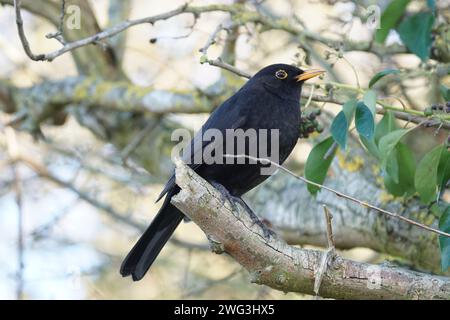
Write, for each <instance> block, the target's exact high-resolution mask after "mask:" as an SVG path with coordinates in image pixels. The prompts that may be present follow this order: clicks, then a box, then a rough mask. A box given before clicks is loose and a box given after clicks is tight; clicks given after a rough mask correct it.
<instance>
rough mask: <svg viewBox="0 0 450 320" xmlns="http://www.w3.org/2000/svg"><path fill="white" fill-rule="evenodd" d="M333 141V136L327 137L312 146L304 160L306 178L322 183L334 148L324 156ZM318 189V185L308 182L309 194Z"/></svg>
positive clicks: (333, 153)
mask: <svg viewBox="0 0 450 320" xmlns="http://www.w3.org/2000/svg"><path fill="white" fill-rule="evenodd" d="M333 143H334V139H333V137H329V138H327V139H325V140H323V141H322V142H320V143H319V144H317V145H316V146H314V148H313V149H312V150H311V152H310V153H309V156H308V159H307V160H306V165H305V177H306V179H308V180H311V181H313V182H316V183H319V184H323V182H324V181H325V178H326V176H327V172H328V169H329V168H330V165H331V161H332V160H333V158H334V155H335V153H336V150H334V151H333V152H332V153H331V154H330V155H329V156H328V157H327V158H325V155H327V153H328V151H329V150H330V148H331V147H332V146H333ZM319 190H320V188H319V187H316V186H314V185H311V184H308V191H309V192H310V193H311V194H316V193H317V191H319Z"/></svg>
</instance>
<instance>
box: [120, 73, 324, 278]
mask: <svg viewBox="0 0 450 320" xmlns="http://www.w3.org/2000/svg"><path fill="white" fill-rule="evenodd" d="M321 73H322V71H318V70H312V71H302V70H301V69H299V68H296V67H294V66H290V65H285V64H274V65H270V66H268V67H265V68H264V69H262V70H260V71H259V72H258V73H257V74H255V76H253V77H252V78H251V79H250V80H249V81H247V83H246V84H245V85H244V86H243V87H242V88H241V89H240V90H239V91H238V92H236V93H235V94H234V95H233V96H231V97H230V98H229V99H228V100H226V101H225V102H224V103H223V104H221V105H220V106H219V107H218V108H217V109H216V110H215V111H214V112H213V113H212V114H211V116H210V117H209V119H208V120H207V121H206V122H205V124H204V125H203V127H202V130H201V132H205V131H206V130H207V129H211V128H214V129H218V130H219V131H220V132H222V133H223V134H224V136H225V130H226V129H243V130H247V129H268V130H269V131H270V130H271V129H278V130H279V163H283V162H284V161H285V160H286V158H287V157H288V156H289V154H290V153H291V151H292V149H293V148H294V146H295V144H296V143H297V140H298V136H299V122H300V95H301V88H302V84H303V82H304V81H305V80H307V79H309V78H312V77H314V76H317V75H319V74H321ZM201 138H202V136H201V133H199V134H197V135H196V136H195V137H194V139H193V141H194V140H196V139H201ZM193 141H192V142H191V149H190V152H188V153H187V154H184V155H183V159H184V160H185V161H186V160H189V159H193V157H194V155H195V154H196V153H198V152H202V151H203V149H204V148H205V146H206V145H208V144H212V143H215V142H214V140H213V141H212V142H203V143H200V144H194V143H193ZM224 144H226V139H224ZM196 146H197V147H196ZM210 147H211V145H210ZM225 150H226V145H225V146H224V153H226V152H225ZM245 150H246V152H248V147H247V148H246V149H245ZM270 151H273V150H270V144H269V155H270ZM235 154H236V150H235ZM224 162H225V161H224ZM261 165H262V164H261V163H257V164H249V163H248V160H247V161H246V164H237V163H235V164H205V163H199V164H195V163H194V164H190V166H191V167H192V168H193V169H194V170H195V171H196V172H197V173H198V174H199V175H200V176H202V177H203V178H205V179H206V180H208V181H209V182H211V183H213V184H214V185H215V186H219V187H223V188H224V189H223V188H220V189H222V190H226V192H227V193H228V195H231V197H234V198H236V199H239V200H241V199H240V197H241V196H242V195H243V194H245V193H246V192H247V191H249V190H251V189H253V188H254V187H255V186H257V185H258V184H260V183H261V182H263V181H264V180H266V179H267V178H268V177H269V176H268V175H262V174H261V170H260V169H261ZM178 191H179V188H178V186H176V184H175V177H174V175H172V177H171V178H170V179H169V181H168V182H167V184H166V186H165V187H164V190H163V191H162V193H161V195H160V197H159V198H161V197H163V196H164V195H166V198H165V201H164V203H163V205H162V207H161V209H160V210H159V212H158V214H157V215H156V217H155V218H154V220H153V221H152V223H151V225H150V226H149V227H148V229H147V230H146V231H145V232H144V234H143V235H142V236H141V238H140V239H139V241H138V242H137V243H136V245H135V246H134V247H133V249H132V250H131V251H130V253H129V254H128V255H127V257H126V258H125V260H124V262H123V263H122V266H121V269H120V273H121V274H122V276H128V275H131V276H132V278H133V280H135V281H136V280H140V279H141V278H142V277H143V276H144V275H145V273H146V272H147V270H148V269H149V268H150V266H151V264H152V263H153V261H154V260H155V259H156V257H157V255H158V254H159V252H160V251H161V249H162V248H163V246H164V245H165V243H166V242H167V241H168V240H169V238H170V236H171V235H172V233H173V232H174V231H175V228H176V227H177V226H178V224H179V223H180V222H181V220H182V219H183V217H184V216H183V214H182V213H181V212H180V211H179V210H178V209H177V208H175V207H174V206H173V205H172V204H170V199H171V197H172V196H173V195H174V194H176V193H177V192H178ZM159 198H158V200H159ZM241 201H242V200H241Z"/></svg>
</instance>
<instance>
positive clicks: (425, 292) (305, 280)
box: [172, 162, 450, 299]
mask: <svg viewBox="0 0 450 320" xmlns="http://www.w3.org/2000/svg"><path fill="white" fill-rule="evenodd" d="M176 165H177V169H176V181H177V185H178V186H180V188H181V191H180V193H178V194H177V195H176V196H174V197H173V198H172V203H173V204H174V205H175V206H176V207H177V208H179V209H180V210H182V211H183V212H184V213H185V214H186V215H188V216H189V217H190V218H191V219H192V220H193V221H194V222H195V223H197V225H199V227H200V228H201V229H202V230H203V231H204V232H205V233H206V235H207V236H208V237H209V238H211V239H213V240H214V242H215V243H216V244H220V245H219V246H216V248H217V247H220V248H223V251H224V252H226V253H228V254H230V255H231V256H232V257H233V258H234V259H235V260H236V261H237V262H238V263H240V264H241V265H242V266H243V267H244V268H245V269H247V270H248V271H249V272H250V274H251V277H252V281H253V282H255V283H258V284H264V285H268V286H270V287H272V288H274V289H278V290H282V291H285V292H286V291H289V292H301V293H307V294H313V293H314V280H315V271H316V270H318V268H319V267H320V262H321V256H322V254H323V253H322V252H320V251H317V250H307V249H298V248H294V247H291V246H289V245H287V244H286V243H285V242H284V241H282V240H281V239H279V238H278V237H276V236H274V237H271V238H270V239H267V238H265V237H264V232H263V231H262V230H261V228H260V227H259V226H257V225H252V221H251V218H250V217H249V216H248V214H247V213H246V211H245V209H244V208H242V207H241V206H239V205H237V206H236V207H237V210H236V211H233V209H232V206H231V204H230V203H229V202H228V201H225V203H223V200H222V196H221V194H220V193H219V192H218V191H217V190H215V189H214V188H213V187H212V186H211V185H210V184H209V183H207V182H206V181H205V180H204V179H202V178H201V177H199V176H198V175H197V174H196V173H195V172H193V171H192V170H191V169H190V168H188V167H187V166H186V165H184V164H182V163H179V162H178V163H177V164H176ZM223 226H227V227H226V228H224V227H223ZM323 236H324V238H325V234H324V235H323ZM329 264H330V265H329V266H328V268H327V270H326V272H325V274H324V275H323V279H322V282H321V295H322V296H323V297H329V298H343V299H351V298H353V299H357V298H358V299H380V298H381V299H446V298H448V296H449V295H450V279H449V278H446V277H439V276H431V275H428V274H422V273H418V272H414V271H409V270H406V269H402V268H397V267H392V266H385V265H369V264H366V263H360V262H356V261H351V260H348V259H344V258H342V257H339V256H336V257H334V259H332V260H331V261H330V262H329Z"/></svg>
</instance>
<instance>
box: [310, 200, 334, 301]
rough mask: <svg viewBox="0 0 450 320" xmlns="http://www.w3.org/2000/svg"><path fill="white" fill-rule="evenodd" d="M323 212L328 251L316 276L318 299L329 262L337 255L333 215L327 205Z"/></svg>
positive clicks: (323, 256)
mask: <svg viewBox="0 0 450 320" xmlns="http://www.w3.org/2000/svg"><path fill="white" fill-rule="evenodd" d="M323 212H324V214H325V221H326V230H327V240H328V249H327V250H326V251H325V252H324V253H323V254H322V261H321V262H320V267H319V268H318V269H317V272H316V275H315V280H314V293H315V294H316V298H317V297H318V296H319V290H320V285H321V284H322V280H323V276H324V275H325V273H326V271H327V268H328V261H329V260H330V258H332V257H333V256H335V255H336V251H335V246H334V236H333V227H332V222H331V220H332V219H333V216H332V215H331V213H330V211H329V210H328V208H327V206H326V205H323Z"/></svg>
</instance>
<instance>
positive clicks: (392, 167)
mask: <svg viewBox="0 0 450 320" xmlns="http://www.w3.org/2000/svg"><path fill="white" fill-rule="evenodd" d="M397 147H398V145H396V146H395V149H394V150H392V152H391V154H390V155H389V157H388V158H387V160H386V166H385V167H384V174H385V175H388V176H389V177H390V178H391V179H392V181H393V182H394V183H396V184H398V183H399V181H400V180H399V177H398V175H399V170H400V169H399V163H398V160H397V153H398V152H397Z"/></svg>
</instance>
